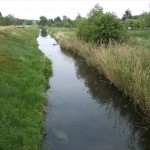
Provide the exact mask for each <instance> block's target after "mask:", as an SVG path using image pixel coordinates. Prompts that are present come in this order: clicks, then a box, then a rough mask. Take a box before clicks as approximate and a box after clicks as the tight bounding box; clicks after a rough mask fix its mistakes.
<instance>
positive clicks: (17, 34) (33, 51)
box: [0, 27, 51, 150]
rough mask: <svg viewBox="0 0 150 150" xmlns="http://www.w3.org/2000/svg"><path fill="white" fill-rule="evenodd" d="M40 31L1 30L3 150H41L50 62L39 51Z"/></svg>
mask: <svg viewBox="0 0 150 150" xmlns="http://www.w3.org/2000/svg"><path fill="white" fill-rule="evenodd" d="M37 33H38V29H37V28H33V27H32V28H31V27H28V28H12V29H7V30H6V29H5V30H1V31H0V149H1V150H37V149H40V141H41V140H42V139H43V137H42V133H43V122H44V109H45V108H44V105H45V101H46V96H45V89H46V87H47V85H48V77H49V75H50V73H51V66H50V64H51V63H50V61H49V60H48V59H47V58H46V57H45V56H44V55H43V53H42V52H41V51H40V50H38V45H37V41H36V35H37Z"/></svg>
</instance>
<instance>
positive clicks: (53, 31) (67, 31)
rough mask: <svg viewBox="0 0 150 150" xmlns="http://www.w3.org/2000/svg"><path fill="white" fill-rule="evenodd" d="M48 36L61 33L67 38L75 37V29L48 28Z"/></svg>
mask: <svg viewBox="0 0 150 150" xmlns="http://www.w3.org/2000/svg"><path fill="white" fill-rule="evenodd" d="M49 31H50V34H51V35H55V34H58V33H62V34H63V35H64V36H66V37H68V38H73V37H75V34H76V28H56V27H54V28H50V30H49Z"/></svg>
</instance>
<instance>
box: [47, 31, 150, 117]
mask: <svg viewBox="0 0 150 150" xmlns="http://www.w3.org/2000/svg"><path fill="white" fill-rule="evenodd" d="M61 30H62V29H61V28H59V29H57V30H56V29H55V28H49V31H50V33H53V35H54V36H55V37H56V38H57V40H58V41H59V43H60V45H61V47H62V48H63V49H64V50H68V51H71V52H74V53H76V54H77V55H79V56H81V57H82V58H84V60H85V61H86V63H87V64H88V65H89V66H92V67H94V68H96V69H97V70H98V71H99V73H100V74H103V75H105V76H106V78H108V79H109V80H110V81H111V83H113V84H114V85H115V86H116V87H118V88H119V89H120V90H122V91H123V92H124V93H125V94H126V95H129V96H130V97H132V98H133V99H134V101H133V102H134V103H135V104H136V106H137V105H138V106H139V107H140V109H142V110H143V111H144V112H146V113H147V114H148V115H149V114H150V76H149V74H150V70H149V68H150V59H149V58H150V51H149V46H150V45H149V38H150V34H149V33H150V31H149V30H147V31H145V30H139V31H128V35H129V40H128V42H127V43H124V44H109V46H108V47H107V48H106V47H105V46H103V45H101V46H99V45H96V44H92V43H87V42H84V41H83V40H80V39H79V38H77V37H76V35H75V34H74V36H72V37H71V38H70V37H69V36H67V34H68V33H69V32H70V29H69V30H68V32H67V29H66V31H65V32H64V29H63V30H62V31H61ZM51 31H52V32H51ZM72 33H73V32H72ZM74 33H75V32H74ZM140 42H141V43H140Z"/></svg>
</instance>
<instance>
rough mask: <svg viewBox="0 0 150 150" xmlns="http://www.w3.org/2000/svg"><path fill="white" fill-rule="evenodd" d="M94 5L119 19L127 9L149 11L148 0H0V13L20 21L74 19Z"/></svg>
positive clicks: (138, 11)
mask: <svg viewBox="0 0 150 150" xmlns="http://www.w3.org/2000/svg"><path fill="white" fill-rule="evenodd" d="M95 4H99V5H101V6H102V7H103V9H104V12H114V13H115V14H116V15H117V16H118V17H119V18H121V17H122V16H123V13H124V12H125V10H126V9H128V8H129V9H130V10H131V12H132V14H133V15H139V14H141V13H142V12H145V11H150V0H0V12H1V13H2V15H3V16H6V15H8V14H13V15H14V16H15V17H16V18H20V19H35V20H37V19H39V17H40V16H45V17H47V18H48V19H50V18H55V17H57V16H60V17H62V16H63V15H66V16H67V17H69V18H71V19H75V18H76V16H77V14H78V13H80V14H81V16H82V17H86V15H87V13H88V12H89V11H90V10H91V9H92V8H93V7H94V5H95Z"/></svg>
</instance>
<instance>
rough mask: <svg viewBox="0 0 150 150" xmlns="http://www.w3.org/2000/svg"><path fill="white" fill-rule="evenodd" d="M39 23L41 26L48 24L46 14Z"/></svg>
mask: <svg viewBox="0 0 150 150" xmlns="http://www.w3.org/2000/svg"><path fill="white" fill-rule="evenodd" d="M39 24H40V25H41V26H46V25H47V18H46V17H45V16H41V17H40V22H39Z"/></svg>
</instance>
